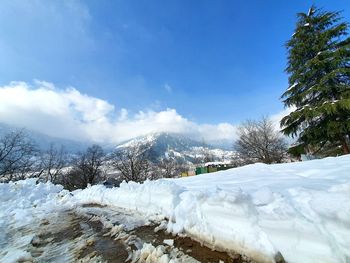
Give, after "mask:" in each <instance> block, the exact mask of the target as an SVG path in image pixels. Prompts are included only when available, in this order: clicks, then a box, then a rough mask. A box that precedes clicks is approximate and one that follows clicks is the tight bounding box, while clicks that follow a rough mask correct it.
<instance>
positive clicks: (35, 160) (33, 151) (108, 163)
mask: <svg viewBox="0 0 350 263" xmlns="http://www.w3.org/2000/svg"><path fill="white" fill-rule="evenodd" d="M147 150H148V146H147V145H142V146H141V145H135V146H132V147H128V148H123V149H117V150H115V151H113V152H111V153H106V152H105V151H104V150H103V148H102V147H101V146H99V145H92V146H90V147H88V148H87V149H86V150H85V151H83V152H79V153H76V154H71V153H70V154H69V153H67V152H66V151H65V150H64V147H62V146H61V147H58V146H56V145H54V144H51V145H50V146H49V147H48V149H46V150H40V149H39V148H38V146H37V145H36V143H35V142H34V141H33V140H32V139H31V138H30V137H29V136H28V135H27V134H26V132H25V131H24V130H16V131H13V132H10V133H7V134H5V135H4V136H2V137H0V182H9V181H16V180H21V179H25V178H32V177H36V178H39V180H41V181H51V182H53V183H57V184H61V185H63V186H64V187H65V188H66V189H69V190H74V189H82V188H86V187H87V186H88V185H89V184H90V185H93V184H97V183H100V182H103V181H105V180H106V179H107V178H108V175H109V174H110V173H113V172H114V173H117V176H115V178H118V180H119V183H120V182H121V181H122V180H125V181H135V182H142V181H145V180H146V179H157V178H172V177H175V176H177V175H179V174H180V172H181V171H183V170H186V168H185V167H184V166H183V165H182V164H179V163H177V162H176V161H175V160H172V159H163V160H161V161H160V162H159V163H157V164H155V163H152V162H150V161H149V159H150V158H149V156H148V152H147Z"/></svg>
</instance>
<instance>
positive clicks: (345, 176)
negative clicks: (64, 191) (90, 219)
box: [74, 155, 350, 262]
mask: <svg viewBox="0 0 350 263" xmlns="http://www.w3.org/2000/svg"><path fill="white" fill-rule="evenodd" d="M74 200H75V201H74V202H78V203H91V202H93V203H100V204H107V205H113V206H119V207H123V208H128V209H134V210H138V211H141V212H143V213H144V214H146V215H149V216H160V217H162V216H163V217H167V218H169V223H168V230H169V231H173V232H175V233H178V232H186V233H188V234H190V235H192V236H193V237H194V238H197V239H200V240H202V241H204V242H206V243H208V244H211V245H213V246H215V247H219V248H221V249H226V250H235V251H237V252H240V253H243V254H246V255H247V256H249V257H251V258H253V259H256V260H258V261H262V262H263V261H265V262H273V261H274V260H275V258H276V255H278V252H280V253H281V254H282V255H283V257H284V258H285V259H286V261H288V262H349V261H350V246H349V244H350V155H349V156H342V157H337V158H326V159H323V160H314V161H309V162H303V163H289V164H278V165H264V164H254V165H249V166H245V167H241V168H235V169H231V170H227V171H222V172H217V173H211V174H207V175H199V176H195V177H188V178H181V179H170V180H158V181H153V182H149V181H148V182H145V183H144V184H137V183H133V182H131V183H123V184H121V186H120V188H114V189H106V188H104V187H103V186H93V187H90V188H88V189H85V190H83V191H75V192H74Z"/></svg>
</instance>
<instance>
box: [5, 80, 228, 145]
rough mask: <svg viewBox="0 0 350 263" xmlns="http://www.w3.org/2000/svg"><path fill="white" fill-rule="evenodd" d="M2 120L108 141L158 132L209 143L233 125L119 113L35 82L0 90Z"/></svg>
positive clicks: (168, 114)
mask: <svg viewBox="0 0 350 263" xmlns="http://www.w3.org/2000/svg"><path fill="white" fill-rule="evenodd" d="M111 116H115V117H111ZM0 122H3V123H7V124H10V125H15V126H18V127H27V128H28V129H33V130H36V131H39V132H42V133H45V134H48V135H51V136H56V137H61V138H70V139H75V140H92V141H96V142H111V143H117V142H121V141H124V140H127V139H130V138H134V137H137V136H141V135H145V134H148V133H151V132H162V131H166V132H175V133H184V134H188V135H191V136H194V137H197V138H203V139H205V140H208V141H212V140H219V139H231V138H234V136H235V132H234V131H235V127H234V126H233V125H230V124H228V123H222V124H218V125H209V124H197V123H195V122H193V121H190V120H188V119H186V118H185V117H183V116H181V115H180V114H178V113H177V111H176V110H175V109H165V110H162V111H154V110H146V111H139V112H138V113H137V114H134V115H133V116H129V114H128V111H127V109H124V108H123V109H120V110H118V111H117V110H116V109H115V107H114V105H112V104H110V103H108V102H107V101H105V100H101V99H98V98H95V97H91V96H88V95H86V94H82V93H81V92H79V91H78V90H77V89H75V88H72V87H69V88H66V89H64V90H61V89H57V88H56V87H55V86H54V85H53V84H52V83H48V82H45V81H38V80H35V81H34V84H33V85H29V84H28V83H25V82H11V83H10V84H9V85H6V86H3V87H0Z"/></svg>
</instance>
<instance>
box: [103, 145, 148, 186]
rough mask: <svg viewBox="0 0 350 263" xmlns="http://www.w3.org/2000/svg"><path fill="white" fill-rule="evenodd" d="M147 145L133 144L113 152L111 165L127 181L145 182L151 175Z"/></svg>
mask: <svg viewBox="0 0 350 263" xmlns="http://www.w3.org/2000/svg"><path fill="white" fill-rule="evenodd" d="M147 150H148V148H147V147H140V146H137V145H135V146H132V147H128V148H125V149H121V150H117V151H115V152H114V153H113V154H112V158H111V162H110V165H111V166H112V167H113V168H115V169H117V170H118V171H119V172H120V173H121V179H122V180H125V181H135V182H143V181H145V180H146V179H147V178H149V177H150V162H149V160H148V156H147Z"/></svg>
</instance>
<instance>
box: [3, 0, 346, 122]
mask: <svg viewBox="0 0 350 263" xmlns="http://www.w3.org/2000/svg"><path fill="white" fill-rule="evenodd" d="M312 3H315V4H316V5H317V6H319V7H323V8H325V9H326V10H344V12H343V16H344V17H345V20H347V21H350V5H349V1H348V0H332V1H278V0H275V1H272V0H264V1H261V0H255V1H246V0H244V1H243V0H239V1H210V0H208V1H187V0H186V1H175V0H174V1H173V0H169V1H161V0H159V1H158V0H152V1H149V0H140V1H133V0H130V1H117V0H116V1H103V0H102V1H97V0H94V1H58V0H57V1H39V0H36V1H35V0H34V1H12V0H9V1H1V3H0V23H1V25H2V26H1V27H0V57H1V59H0V72H1V76H0V85H7V84H8V83H10V81H24V82H26V83H31V82H33V80H34V79H38V80H44V81H48V82H51V83H54V85H55V86H56V87H58V88H62V89H63V88H65V87H67V86H72V87H74V88H76V89H77V90H79V92H81V93H82V94H87V95H89V96H92V97H96V98H100V99H102V100H106V101H108V102H109V103H110V104H112V105H115V107H116V109H121V108H125V109H127V110H128V112H131V113H132V112H134V113H136V112H138V111H140V110H149V109H150V110H154V111H162V110H165V109H167V108H171V109H176V111H177V113H178V114H179V115H181V116H184V117H185V118H187V119H189V120H191V121H194V122H197V123H207V124H217V123H221V122H228V123H238V122H240V121H242V120H244V119H247V118H257V117H260V116H262V115H266V114H276V113H278V112H279V111H281V110H282V109H283V105H282V103H281V102H280V100H279V97H280V95H281V94H282V92H283V91H284V90H285V89H286V88H287V86H288V84H287V75H286V74H285V73H284V68H285V65H286V50H285V48H284V43H285V42H286V41H287V40H288V39H289V38H290V36H291V35H292V33H293V30H294V25H295V22H296V13H297V12H301V11H304V12H306V11H307V10H308V8H309V7H310V5H311V4H312Z"/></svg>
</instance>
